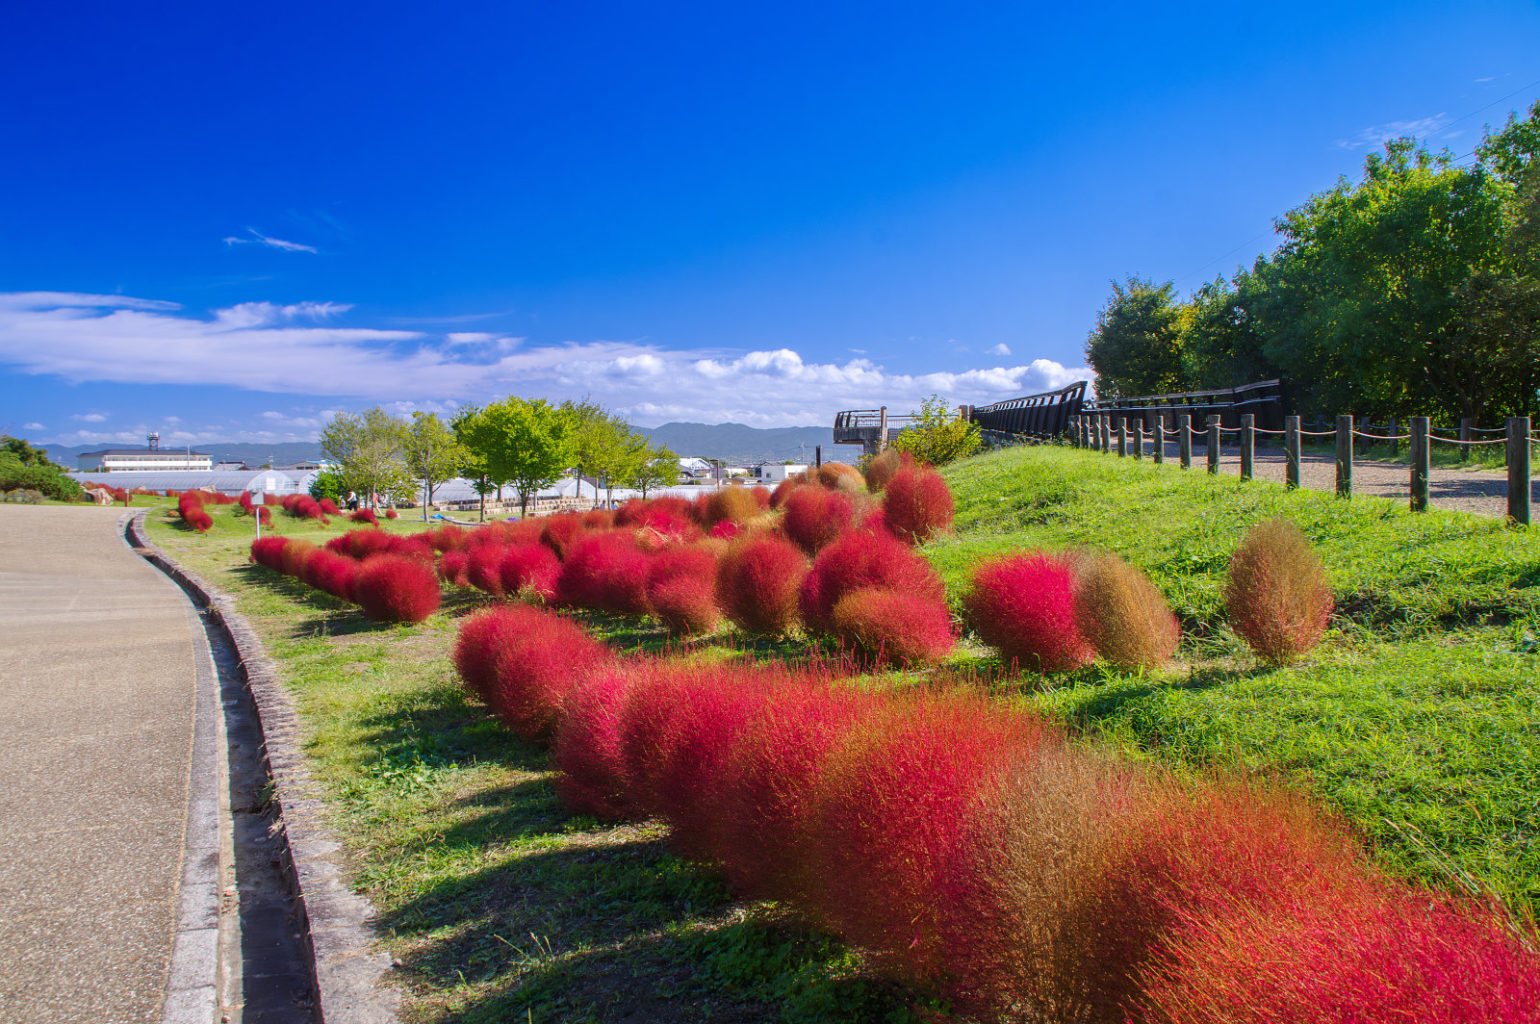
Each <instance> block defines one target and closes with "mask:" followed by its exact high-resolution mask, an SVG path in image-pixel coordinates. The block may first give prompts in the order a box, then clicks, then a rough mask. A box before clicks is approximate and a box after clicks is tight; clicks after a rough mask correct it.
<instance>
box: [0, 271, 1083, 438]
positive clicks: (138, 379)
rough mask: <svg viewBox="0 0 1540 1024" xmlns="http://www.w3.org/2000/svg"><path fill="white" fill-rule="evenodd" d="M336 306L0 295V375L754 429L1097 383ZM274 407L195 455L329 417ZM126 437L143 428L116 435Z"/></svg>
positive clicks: (1062, 369)
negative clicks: (534, 338)
mask: <svg viewBox="0 0 1540 1024" xmlns="http://www.w3.org/2000/svg"><path fill="white" fill-rule="evenodd" d="M347 308H348V307H347V306H345V305H339V304H334V303H300V304H297V305H293V306H279V305H274V304H271V303H263V302H253V303H242V304H241V305H238V306H232V307H230V308H228V309H222V310H219V311H216V312H215V313H214V314H213V315H212V317H211V318H206V317H199V316H196V315H194V314H192V313H188V312H182V311H179V310H178V309H177V307H175V306H173V305H171V304H165V303H153V302H147V301H145V300H138V299H123V300H117V299H112V298H108V297H103V296H74V295H68V294H63V293H47V294H46V295H44V296H40V295H38V294H31V295H18V294H10V295H7V294H0V365H9V366H10V367H12V368H14V369H15V370H18V371H20V372H22V373H28V374H47V375H53V376H57V377H61V378H63V379H65V380H67V381H71V382H83V381H109V382H113V383H133V384H152V385H153V384H194V385H205V386H223V387H234V388H242V389H245V390H248V391H254V392H266V393H273V394H291V395H325V396H336V397H337V398H340V399H343V400H345V402H344V404H346V405H347V406H349V407H352V408H358V407H361V406H364V405H372V404H375V403H380V404H382V405H383V406H384V407H385V408H387V409H389V410H391V411H392V412H395V413H396V414H397V415H409V414H410V412H412V411H414V410H419V409H420V410H422V411H426V412H438V413H440V414H441V415H444V414H452V412H453V410H455V409H456V408H458V407H459V405H460V404H461V403H464V402H484V401H487V400H490V399H494V398H498V397H501V396H503V395H506V394H510V393H512V394H519V395H526V396H531V397H545V398H550V399H553V400H558V401H559V400H561V399H563V398H573V397H577V396H582V395H588V396H591V397H592V398H593V399H594V400H595V401H598V402H601V403H603V404H604V405H606V406H608V407H610V408H612V409H614V410H616V411H617V412H620V413H622V414H624V415H627V416H629V417H631V418H632V419H633V420H634V421H635V422H638V423H658V422H663V421H665V420H669V419H688V420H695V421H701V422H707V423H714V422H723V421H736V422H741V423H749V424H751V425H754V426H787V425H795V424H807V423H825V422H832V420H833V417H834V414H835V413H836V412H838V411H839V410H841V409H855V408H868V409H869V408H875V407H876V406H878V405H887V406H889V407H890V408H894V409H899V410H908V409H912V408H916V407H918V405H919V403H920V400H921V399H922V398H924V397H925V396H927V395H930V394H932V393H936V394H940V395H942V396H944V397H945V398H947V399H948V400H949V401H951V402H953V403H958V402H967V403H970V404H975V405H985V404H988V403H990V402H994V401H999V400H1001V399H1004V398H1011V397H1015V396H1017V395H1025V394H1032V393H1034V392H1039V391H1047V390H1052V389H1055V388H1059V387H1062V386H1064V385H1065V384H1068V383H1070V382H1072V381H1075V380H1080V379H1089V378H1090V377H1091V376H1092V374H1091V371H1090V370H1089V369H1088V368H1086V367H1070V366H1064V365H1063V364H1060V363H1057V362H1054V361H1053V360H1049V359H1034V360H1031V361H1027V362H1023V363H1021V364H1020V365H1010V366H1006V365H1001V366H994V367H984V368H978V369H971V370H960V371H953V370H949V369H940V370H936V371H934V372H929V373H896V372H891V371H889V370H888V369H886V368H885V367H883V366H881V365H880V364H878V363H876V362H874V361H873V360H871V359H869V358H860V357H858V358H853V359H850V360H848V361H846V362H843V363H834V362H828V363H823V362H816V361H809V360H807V359H804V358H803V356H802V354H801V353H800V352H797V351H795V350H793V349H790V348H777V349H767V350H757V351H751V352H737V353H734V352H729V351H723V350H700V349H685V350H679V349H675V350H670V349H665V348H663V347H660V346H657V345H650V344H641V343H636V342H613V341H590V342H582V343H577V342H569V343H566V344H561V345H544V346H528V345H523V346H520V345H518V344H517V342H518V339H505V338H496V339H494V342H495V343H494V344H463V343H456V342H454V341H451V340H450V339H448V338H447V337H445V336H443V335H428V334H425V333H423V332H419V331H393V330H380V329H372V328H362V327H340V326H335V325H329V324H324V323H314V322H303V321H316V320H325V319H328V318H329V317H331V316H332V315H334V314H335V313H338V312H342V311H344V310H346V309H347ZM458 333H466V332H458ZM938 360H939V361H942V362H943V363H944V360H945V357H944V356H942V357H938ZM259 408H261V407H259ZM283 408H284V406H283V405H282V404H281V403H279V404H275V405H273V406H268V407H267V410H268V411H267V412H262V413H254V414H252V415H251V417H250V418H249V420H248V421H247V422H232V423H230V424H226V426H227V427H229V428H232V429H228V430H226V431H225V432H223V433H220V434H217V435H216V436H215V437H210V438H206V437H203V436H202V433H203V432H202V431H199V432H197V433H196V434H195V435H194V436H193V437H192V438H191V439H190V443H200V442H201V441H203V440H211V439H221V440H228V439H230V438H231V437H232V435H235V436H258V437H265V438H267V439H269V440H273V441H277V440H279V439H280V437H287V436H288V435H290V434H293V433H300V432H303V433H306V434H308V436H311V437H313V436H314V431H315V430H316V429H317V428H318V427H319V425H320V424H323V423H325V422H326V420H327V419H329V418H330V416H331V415H332V414H333V410H322V411H319V412H317V411H313V410H310V409H303V410H299V409H297V410H294V411H293V412H289V413H285V412H280V411H278V410H281V409H283ZM258 424H260V426H258ZM269 428H272V429H271V436H268V433H267V432H268V431H269ZM134 434H142V431H139V430H135V431H131V432H127V434H126V436H128V437H132V436H133V435H134ZM93 443H94V442H93Z"/></svg>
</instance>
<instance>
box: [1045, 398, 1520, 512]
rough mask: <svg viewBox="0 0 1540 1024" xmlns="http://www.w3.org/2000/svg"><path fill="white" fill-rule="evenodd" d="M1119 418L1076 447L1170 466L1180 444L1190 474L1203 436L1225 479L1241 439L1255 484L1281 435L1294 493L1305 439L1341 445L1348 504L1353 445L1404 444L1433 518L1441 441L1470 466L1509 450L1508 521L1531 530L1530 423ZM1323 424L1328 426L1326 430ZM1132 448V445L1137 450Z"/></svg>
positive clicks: (1097, 420)
mask: <svg viewBox="0 0 1540 1024" xmlns="http://www.w3.org/2000/svg"><path fill="white" fill-rule="evenodd" d="M1115 416H1116V413H1115V412H1112V411H1094V412H1090V413H1083V414H1081V415H1079V416H1076V417H1074V418H1073V419H1072V422H1071V427H1070V437H1071V439H1072V441H1073V442H1074V444H1075V445H1076V446H1077V447H1081V448H1089V449H1092V450H1096V451H1101V452H1105V453H1111V452H1112V451H1114V450H1116V451H1117V453H1118V455H1119V456H1120V457H1122V456H1127V455H1130V454H1131V455H1132V456H1133V457H1134V458H1135V459H1142V458H1144V451H1145V441H1146V439H1148V441H1149V445H1150V456H1151V458H1152V459H1153V460H1154V461H1155V462H1156V463H1164V462H1165V459H1166V440H1167V439H1168V438H1175V439H1176V442H1177V458H1178V460H1179V462H1180V463H1181V467H1182V468H1183V469H1191V468H1192V442H1193V435H1194V434H1201V435H1202V436H1203V438H1204V447H1205V449H1206V456H1207V458H1206V462H1207V469H1208V472H1209V473H1211V474H1217V473H1218V472H1219V450H1220V447H1221V445H1222V444H1223V443H1224V437H1225V435H1227V434H1230V435H1238V436H1239V440H1240V463H1241V465H1240V476H1241V479H1242V480H1251V479H1254V477H1255V468H1256V463H1255V458H1256V436H1257V435H1258V434H1265V435H1269V436H1281V437H1282V438H1283V448H1284V483H1285V486H1287V487H1289V488H1291V489H1292V488H1297V487H1298V486H1299V477H1300V447H1301V443H1302V441H1303V439H1305V438H1314V437H1321V438H1325V437H1331V438H1334V439H1335V443H1336V456H1335V463H1336V477H1337V481H1336V483H1337V494H1338V495H1339V496H1341V497H1344V498H1350V497H1352V495H1353V439H1354V438H1355V437H1360V438H1363V439H1364V440H1365V441H1368V442H1371V443H1374V444H1388V445H1390V448H1391V453H1392V454H1393V455H1394V454H1399V450H1400V444H1401V442H1403V441H1409V442H1411V460H1410V461H1411V467H1410V474H1409V475H1410V481H1409V484H1410V487H1409V489H1410V497H1411V507H1412V510H1413V511H1416V512H1422V511H1426V510H1427V507H1428V490H1429V487H1428V478H1429V473H1430V469H1431V457H1430V452H1431V449H1432V445H1433V443H1434V442H1439V443H1442V444H1454V445H1459V446H1460V458H1461V460H1462V461H1463V460H1464V459H1466V458H1468V457H1469V453H1470V448H1471V446H1473V445H1474V446H1483V445H1495V444H1501V445H1506V446H1507V447H1506V450H1505V456H1506V464H1507V470H1508V518H1509V519H1510V520H1512V521H1513V522H1514V523H1516V524H1520V525H1524V526H1528V525H1529V520H1530V459H1531V454H1532V453H1531V448H1532V446H1533V445H1534V444H1535V443H1536V435H1535V433H1534V432H1532V431H1531V429H1530V418H1529V417H1528V416H1515V417H1512V418H1510V419H1509V420H1508V423H1507V425H1506V426H1504V427H1501V428H1480V427H1476V426H1475V425H1474V424H1472V423H1471V421H1470V420H1463V421H1461V423H1460V435H1459V436H1458V437H1445V436H1443V435H1440V434H1435V433H1433V432H1432V428H1431V425H1430V421H1429V419H1428V417H1426V416H1413V417H1412V418H1411V423H1410V426H1411V430H1410V432H1408V433H1404V434H1403V433H1401V432H1400V431H1398V430H1397V427H1398V426H1399V424H1398V423H1397V421H1396V420H1391V421H1390V422H1389V423H1388V424H1381V425H1375V424H1370V423H1367V422H1366V423H1362V424H1360V426H1363V427H1366V428H1368V429H1366V430H1359V429H1356V428H1355V426H1354V422H1353V417H1352V416H1346V415H1344V416H1338V417H1337V425H1336V426H1335V427H1333V428H1332V429H1330V430H1305V429H1303V428H1302V426H1301V424H1300V418H1299V417H1298V416H1285V417H1284V421H1283V422H1284V426H1283V429H1282V430H1274V429H1269V428H1265V427H1259V426H1257V425H1256V416H1255V415H1254V414H1250V413H1248V414H1246V415H1243V416H1241V417H1240V426H1237V427H1227V426H1224V425H1223V424H1222V423H1221V422H1220V418H1219V417H1218V416H1209V417H1208V421H1207V422H1206V423H1203V424H1201V425H1195V424H1194V423H1193V422H1192V417H1191V415H1190V414H1186V413H1184V414H1181V415H1178V416H1177V417H1176V429H1175V430H1168V429H1166V421H1165V416H1164V415H1162V416H1161V421H1160V424H1159V425H1158V426H1156V425H1154V424H1150V425H1148V428H1147V425H1146V424H1145V423H1144V422H1143V421H1142V420H1138V421H1134V422H1133V423H1132V429H1131V430H1130V422H1129V420H1128V419H1127V418H1123V417H1118V418H1117V420H1116V424H1115V425H1114V422H1113V420H1114V417H1115ZM1317 424H1318V425H1324V424H1320V423H1319V419H1318V420H1317ZM1374 429H1380V430H1386V431H1387V432H1386V433H1383V434H1377V433H1371V432H1370V431H1371V430H1374ZM1472 434H1502V435H1503V436H1502V437H1492V438H1485V439H1481V440H1476V439H1473V438H1472V437H1471V435H1472ZM1130 441H1132V445H1130Z"/></svg>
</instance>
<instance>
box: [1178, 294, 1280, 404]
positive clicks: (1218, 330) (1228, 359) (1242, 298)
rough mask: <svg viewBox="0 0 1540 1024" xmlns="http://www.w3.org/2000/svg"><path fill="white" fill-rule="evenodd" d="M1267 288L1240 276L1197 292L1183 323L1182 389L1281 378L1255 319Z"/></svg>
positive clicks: (1229, 386)
mask: <svg viewBox="0 0 1540 1024" xmlns="http://www.w3.org/2000/svg"><path fill="white" fill-rule="evenodd" d="M1265 288H1266V284H1265V282H1264V281H1263V279H1262V277H1261V276H1260V275H1258V274H1255V273H1252V272H1251V271H1246V270H1242V271H1239V272H1238V273H1237V274H1236V275H1235V278H1234V281H1233V283H1231V282H1227V281H1225V279H1224V278H1222V277H1220V278H1216V279H1215V280H1213V281H1211V282H1210V283H1208V284H1206V285H1204V286H1203V287H1202V288H1199V289H1198V291H1197V292H1196V293H1195V294H1194V295H1193V297H1192V299H1191V301H1190V302H1189V303H1188V304H1187V308H1186V309H1185V310H1184V315H1183V318H1182V323H1183V330H1182V342H1181V352H1182V361H1183V365H1184V367H1185V370H1184V372H1183V374H1182V377H1183V380H1184V382H1185V383H1188V384H1191V385H1192V386H1194V387H1199V388H1233V387H1239V386H1240V385H1242V384H1251V383H1254V382H1256V381H1259V380H1270V379H1272V378H1275V377H1278V376H1279V371H1278V367H1276V366H1274V365H1273V364H1272V363H1271V362H1270V361H1269V360H1268V358H1267V355H1266V353H1265V352H1264V351H1263V343H1264V341H1265V336H1264V335H1263V333H1262V325H1261V323H1260V322H1259V320H1258V317H1257V309H1258V307H1259V305H1260V304H1261V301H1262V298H1263V291H1264V289H1265Z"/></svg>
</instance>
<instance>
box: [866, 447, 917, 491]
mask: <svg viewBox="0 0 1540 1024" xmlns="http://www.w3.org/2000/svg"><path fill="white" fill-rule="evenodd" d="M913 465H914V456H913V455H910V454H909V453H908V452H901V451H899V450H898V449H897V448H884V449H883V450H882V451H881V452H880V453H878V454H877V455H876V456H875V457H874V458H873V459H872V461H871V462H869V463H868V464H867V466H866V489H867V490H869V491H871V492H872V493H873V494H876V493H877V492H879V491H883V490H886V489H887V486H888V481H889V480H892V479H893V474H894V473H897V472H898V471H899V470H901V469H908V468H910V467H912V466H913Z"/></svg>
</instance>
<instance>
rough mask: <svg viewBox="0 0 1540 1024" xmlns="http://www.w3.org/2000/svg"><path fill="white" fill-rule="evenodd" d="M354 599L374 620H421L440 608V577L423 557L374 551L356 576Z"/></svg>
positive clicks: (354, 579) (354, 580) (354, 578)
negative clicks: (409, 556) (426, 563)
mask: <svg viewBox="0 0 1540 1024" xmlns="http://www.w3.org/2000/svg"><path fill="white" fill-rule="evenodd" d="M352 596H353V601H354V603H356V604H357V605H358V606H359V607H360V608H362V609H363V610H364V614H365V615H367V616H369V618H371V619H373V620H374V621H375V622H421V621H422V620H423V619H426V618H427V617H428V616H429V615H432V614H433V613H434V612H435V611H437V610H438V604H439V598H440V594H439V589H438V580H437V579H436V578H434V575H433V570H432V569H431V568H430V567H429V566H427V565H425V564H424V563H423V562H422V561H421V560H420V559H416V558H408V557H406V556H404V555H375V556H374V557H373V558H370V559H369V560H367V561H366V562H364V563H363V565H362V566H361V567H360V568H359V570H358V572H357V574H356V575H355V576H354V577H353V592H352Z"/></svg>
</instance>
